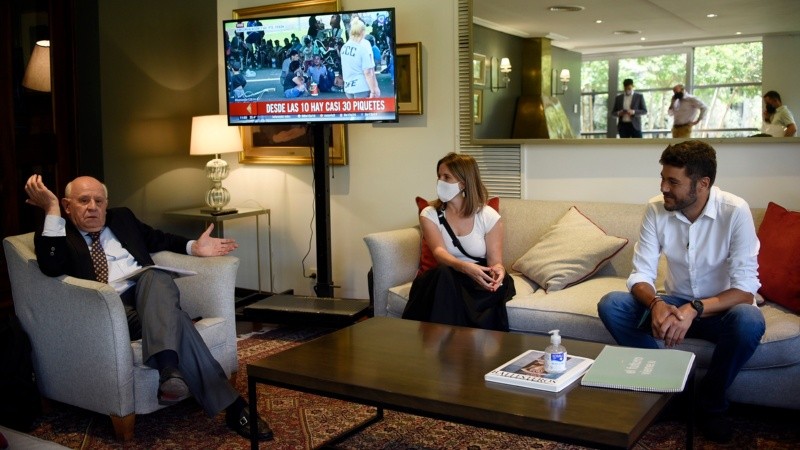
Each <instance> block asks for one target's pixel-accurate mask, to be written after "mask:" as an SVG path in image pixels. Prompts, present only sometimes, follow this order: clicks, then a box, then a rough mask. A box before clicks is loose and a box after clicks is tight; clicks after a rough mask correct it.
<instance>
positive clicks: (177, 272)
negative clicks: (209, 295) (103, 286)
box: [111, 264, 197, 282]
mask: <svg viewBox="0 0 800 450" xmlns="http://www.w3.org/2000/svg"><path fill="white" fill-rule="evenodd" d="M153 269H158V270H162V271H164V272H169V273H171V274H172V276H173V277H175V278H180V277H188V276H191V275H197V272H195V271H193V270H185V269H178V268H177V267H167V266H159V265H157V264H156V265H152V266H144V267H141V268H139V269H136V270H135V271H133V272H131V273H129V274H127V275H125V276H124V277H120V278H117V279H116V280H111V281H113V282H120V281H126V280H138V279H139V277H140V276H142V274H143V273H145V272H146V271H148V270H153Z"/></svg>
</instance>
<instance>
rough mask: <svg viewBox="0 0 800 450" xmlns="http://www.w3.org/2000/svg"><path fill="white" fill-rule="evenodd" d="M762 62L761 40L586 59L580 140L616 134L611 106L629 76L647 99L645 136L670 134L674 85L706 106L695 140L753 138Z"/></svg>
mask: <svg viewBox="0 0 800 450" xmlns="http://www.w3.org/2000/svg"><path fill="white" fill-rule="evenodd" d="M762 60H763V58H762V44H761V42H760V41H758V42H744V43H736V44H724V45H712V46H704V47H696V48H695V49H687V50H684V51H679V52H675V51H673V52H671V53H657V52H651V53H649V54H638V55H636V56H628V55H621V56H619V55H618V56H615V57H608V56H606V57H605V58H603V59H595V60H584V61H583V67H582V72H581V76H582V78H583V83H584V85H583V89H582V93H581V137H583V138H596V137H605V136H606V131H607V130H610V131H609V135H612V134H614V131H615V130H616V118H613V117H611V116H610V115H609V107H610V106H611V105H612V102H613V99H614V97H615V96H616V95H618V94H619V93H620V92H621V90H622V81H623V80H624V79H625V78H631V79H632V80H633V81H634V86H635V87H636V91H637V92H639V93H640V94H642V95H644V99H645V104H646V105H647V115H646V116H643V117H642V131H643V134H644V136H645V137H670V136H671V133H670V131H671V126H672V118H671V117H670V116H669V115H668V114H667V109H668V108H669V105H670V102H671V99H672V88H673V86H675V85H676V84H683V85H684V86H685V87H686V90H687V92H689V93H691V94H692V95H694V96H696V97H698V98H699V99H700V100H702V101H703V103H705V104H706V106H707V107H708V112H707V114H706V116H705V117H704V119H703V121H702V122H701V123H700V124H698V125H697V126H696V127H695V129H694V136H696V137H745V136H751V135H753V134H755V133H758V131H759V128H760V126H761V95H762V94H761V90H762V87H761V74H762ZM692 67H693V68H694V70H693V73H691V74H690V73H689V70H690V68H692ZM689 75H691V76H689ZM612 84H618V85H619V86H613V85H612Z"/></svg>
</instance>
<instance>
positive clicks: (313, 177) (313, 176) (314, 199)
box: [300, 125, 317, 279]
mask: <svg viewBox="0 0 800 450" xmlns="http://www.w3.org/2000/svg"><path fill="white" fill-rule="evenodd" d="M306 137H307V138H308V139H309V145H308V149H309V150H310V155H311V198H312V200H311V221H310V222H309V223H308V229H309V230H310V231H311V234H310V235H309V237H308V250H307V251H306V254H305V255H303V259H302V261H300V266H301V268H302V269H303V278H311V279H315V278H317V275H316V274H313V273H312V274H311V275H310V276H306V259H307V258H308V255H309V254H311V242H312V241H313V240H314V219H315V218H316V213H317V193H316V190H315V187H316V185H317V183H316V179H317V173H316V166H315V165H314V143H313V142H312V140H313V137H312V134H311V127H310V126H309V125H306Z"/></svg>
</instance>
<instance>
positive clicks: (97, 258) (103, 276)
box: [89, 231, 108, 283]
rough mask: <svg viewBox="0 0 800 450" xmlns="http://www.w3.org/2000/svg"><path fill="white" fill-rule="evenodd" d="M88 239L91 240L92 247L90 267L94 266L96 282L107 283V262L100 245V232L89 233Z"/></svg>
mask: <svg viewBox="0 0 800 450" xmlns="http://www.w3.org/2000/svg"><path fill="white" fill-rule="evenodd" d="M89 237H90V238H92V246H91V249H90V251H89V253H90V254H91V256H92V265H93V266H94V273H95V276H96V277H97V281H99V282H101V283H108V260H106V252H104V251H103V246H102V245H100V231H95V232H93V233H89Z"/></svg>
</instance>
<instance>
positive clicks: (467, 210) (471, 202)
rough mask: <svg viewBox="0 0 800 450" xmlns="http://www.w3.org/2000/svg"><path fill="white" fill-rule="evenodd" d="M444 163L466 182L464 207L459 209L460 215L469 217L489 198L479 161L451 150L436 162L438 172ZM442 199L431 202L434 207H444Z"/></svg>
mask: <svg viewBox="0 0 800 450" xmlns="http://www.w3.org/2000/svg"><path fill="white" fill-rule="evenodd" d="M442 164H444V165H445V166H447V168H448V169H449V170H450V173H452V174H453V176H455V177H456V179H458V181H460V182H462V183H464V191H463V195H464V207H463V208H462V209H461V211H459V215H461V216H462V217H467V216H469V215H471V214H474V213H475V212H476V211H478V209H479V208H481V207H482V206H484V205H485V204H486V202H487V201H488V200H489V191H488V190H486V186H484V185H483V181H481V171H480V169H478V162H477V161H475V158H473V157H472V156H469V155H463V154H458V153H453V152H450V153H448V154H447V155H445V157H444V158H442V159H440V160H439V162H438V163H436V174H437V176H438V174H439V167H441V165H442ZM442 204H443V203H442V201H441V200H439V199H437V200H435V201H433V202H432V203H431V205H432V206H433V207H435V208H436V209H439V208H441V207H442Z"/></svg>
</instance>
